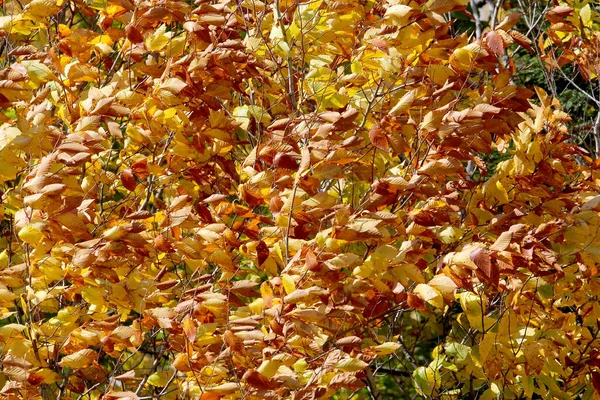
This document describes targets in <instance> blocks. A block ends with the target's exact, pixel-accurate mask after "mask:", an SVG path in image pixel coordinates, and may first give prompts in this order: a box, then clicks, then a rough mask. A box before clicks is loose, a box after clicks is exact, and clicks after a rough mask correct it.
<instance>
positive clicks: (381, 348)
mask: <svg viewBox="0 0 600 400" xmlns="http://www.w3.org/2000/svg"><path fill="white" fill-rule="evenodd" d="M399 348H400V343H395V342H385V343H382V344H380V345H378V346H373V347H371V349H372V350H375V351H376V352H377V354H378V355H380V356H387V355H389V354H392V353H394V352H395V351H396V350H398V349H399Z"/></svg>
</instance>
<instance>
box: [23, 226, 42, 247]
mask: <svg viewBox="0 0 600 400" xmlns="http://www.w3.org/2000/svg"><path fill="white" fill-rule="evenodd" d="M18 236H19V239H21V240H22V241H24V242H25V243H28V244H38V243H40V242H41V241H42V238H43V237H44V234H43V233H42V231H41V230H40V229H39V228H38V227H37V226H36V225H35V224H27V225H25V226H24V227H23V228H21V229H20V230H19V233H18Z"/></svg>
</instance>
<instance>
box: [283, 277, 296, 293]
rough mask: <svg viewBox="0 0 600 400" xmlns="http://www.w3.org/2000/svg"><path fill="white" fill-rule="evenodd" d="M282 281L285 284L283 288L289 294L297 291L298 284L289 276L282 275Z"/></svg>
mask: <svg viewBox="0 0 600 400" xmlns="http://www.w3.org/2000/svg"><path fill="white" fill-rule="evenodd" d="M281 281H282V282H283V288H284V289H285V292H286V293H287V294H292V293H293V292H294V291H295V290H296V283H295V282H294V279H293V278H292V277H291V276H289V275H288V274H283V275H281Z"/></svg>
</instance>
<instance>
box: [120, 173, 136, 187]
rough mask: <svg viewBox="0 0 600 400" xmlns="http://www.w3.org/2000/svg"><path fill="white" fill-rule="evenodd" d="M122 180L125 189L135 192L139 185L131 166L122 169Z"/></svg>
mask: <svg viewBox="0 0 600 400" xmlns="http://www.w3.org/2000/svg"><path fill="white" fill-rule="evenodd" d="M121 182H123V186H125V189H127V190H129V191H130V192H133V191H134V190H135V188H136V186H137V180H136V179H135V176H133V172H131V170H130V169H129V168H127V169H124V170H123V171H121Z"/></svg>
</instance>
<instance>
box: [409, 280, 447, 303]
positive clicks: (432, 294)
mask: <svg viewBox="0 0 600 400" xmlns="http://www.w3.org/2000/svg"><path fill="white" fill-rule="evenodd" d="M413 293H414V294H416V295H417V296H419V297H420V298H421V300H423V301H424V302H426V303H429V304H431V305H432V306H434V307H436V308H439V309H443V308H444V298H443V297H442V295H441V294H440V292H438V291H437V290H436V289H434V288H433V287H431V286H429V285H427V284H425V283H419V284H418V285H417V286H416V287H415V288H414V290H413Z"/></svg>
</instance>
